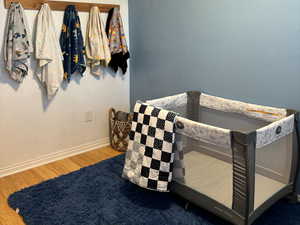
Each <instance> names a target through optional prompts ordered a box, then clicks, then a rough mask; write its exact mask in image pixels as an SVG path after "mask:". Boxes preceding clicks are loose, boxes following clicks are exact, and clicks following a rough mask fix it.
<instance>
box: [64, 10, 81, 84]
mask: <svg viewBox="0 0 300 225" xmlns="http://www.w3.org/2000/svg"><path fill="white" fill-rule="evenodd" d="M60 46H61V50H62V52H63V57H64V61H63V64H64V72H65V73H64V79H65V80H67V81H68V82H70V79H71V75H72V74H73V73H75V72H78V73H80V74H81V75H83V73H84V71H85V70H86V65H85V60H84V54H85V48H84V43H83V37H82V32H81V25H80V19H79V16H78V12H77V10H76V7H75V6H74V5H69V6H67V8H66V10H65V14H64V21H63V26H62V32H61V35H60Z"/></svg>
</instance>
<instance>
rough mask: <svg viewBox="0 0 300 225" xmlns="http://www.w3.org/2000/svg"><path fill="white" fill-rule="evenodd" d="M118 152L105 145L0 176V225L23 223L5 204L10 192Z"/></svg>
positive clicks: (18, 224) (91, 163) (19, 224)
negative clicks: (104, 146)
mask: <svg viewBox="0 0 300 225" xmlns="http://www.w3.org/2000/svg"><path fill="white" fill-rule="evenodd" d="M119 154H120V153H119V152H117V151H115V150H113V149H112V148H110V147H106V148H102V149H97V150H93V151H90V152H87V153H83V154H80V155H76V156H73V157H70V158H66V159H63V160H59V161H56V162H53V163H49V164H47V165H44V166H39V167H36V168H33V169H30V170H27V171H24V172H20V173H16V174H13V175H10V176H7V177H3V178H0V225H24V222H23V220H22V218H21V217H20V216H19V215H18V214H17V213H16V212H15V211H14V210H12V209H11V208H9V206H8V204H7V198H8V196H9V195H10V194H12V193H14V192H16V191H19V190H20V189H23V188H26V187H29V186H32V185H35V184H38V183H41V182H43V181H46V180H49V179H51V178H55V177H58V176H60V175H63V174H67V173H70V172H73V171H75V170H79V169H80V168H82V167H86V166H90V165H93V164H95V163H97V162H100V161H102V160H105V159H108V158H111V157H114V156H117V155H119Z"/></svg>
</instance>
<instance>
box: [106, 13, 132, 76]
mask: <svg viewBox="0 0 300 225" xmlns="http://www.w3.org/2000/svg"><path fill="white" fill-rule="evenodd" d="M106 33H107V37H108V40H109V48H110V52H111V61H110V63H109V66H110V67H111V68H112V69H113V70H114V71H115V72H117V71H118V68H119V67H120V68H121V69H122V72H123V74H125V73H126V71H127V67H128V64H127V60H128V59H129V57H130V54H129V51H128V47H127V43H126V37H125V32H124V27H123V22H122V18H121V14H120V10H119V8H113V9H111V10H110V11H109V13H108V18H107V24H106Z"/></svg>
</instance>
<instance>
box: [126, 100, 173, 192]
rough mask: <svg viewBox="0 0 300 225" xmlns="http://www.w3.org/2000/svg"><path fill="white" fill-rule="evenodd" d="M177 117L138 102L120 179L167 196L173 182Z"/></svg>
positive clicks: (171, 113)
mask: <svg viewBox="0 0 300 225" xmlns="http://www.w3.org/2000/svg"><path fill="white" fill-rule="evenodd" d="M175 118H176V114H175V113H173V112H170V111H167V110H164V109H160V108H156V107H154V106H151V105H147V104H145V103H141V102H137V103H136V105H135V107H134V116H133V122H132V128H131V132H130V137H129V139H130V140H129V144H128V150H127V152H126V160H125V166H124V170H123V177H124V178H126V179H128V180H130V181H131V182H132V183H135V184H137V185H139V186H140V187H143V188H147V189H151V190H156V191H162V192H166V191H168V190H169V186H170V183H171V181H172V171H173V163H174V155H175V154H174V149H175V144H174V143H175Z"/></svg>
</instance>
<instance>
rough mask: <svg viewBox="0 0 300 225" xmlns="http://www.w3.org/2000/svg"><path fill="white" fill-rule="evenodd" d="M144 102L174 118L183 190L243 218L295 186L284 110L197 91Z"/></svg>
mask: <svg viewBox="0 0 300 225" xmlns="http://www.w3.org/2000/svg"><path fill="white" fill-rule="evenodd" d="M147 103H148V104H151V105H154V106H156V107H161V108H164V109H167V110H170V111H174V112H176V113H178V115H179V116H178V118H177V124H179V126H177V129H176V138H177V140H178V141H177V145H178V148H180V149H182V150H183V152H184V164H185V175H184V177H178V179H177V181H178V182H179V183H181V184H182V185H185V186H187V187H189V188H191V189H193V190H194V191H196V192H198V193H201V194H203V195H205V196H207V197H209V198H211V199H213V200H215V201H217V202H218V203H220V204H222V205H224V206H225V207H227V208H230V209H233V210H235V211H237V213H239V214H240V215H243V216H244V215H249V214H250V213H251V212H252V211H254V210H256V209H258V208H259V207H260V206H262V205H263V204H264V203H265V202H266V201H267V200H268V199H269V198H271V197H272V196H274V194H276V193H278V192H280V191H281V190H282V189H284V188H285V187H287V186H288V185H290V184H291V183H292V182H293V181H294V176H295V169H294V167H295V165H294V164H295V162H294V161H293V160H292V158H293V156H295V155H294V154H295V151H296V150H295V149H294V148H295V144H293V135H295V133H294V122H295V115H294V114H293V113H289V111H288V110H286V109H282V108H274V107H267V106H260V105H254V104H248V103H244V102H240V101H233V100H228V99H224V98H219V97H215V96H211V95H207V94H203V93H201V94H200V93H199V92H188V93H183V94H179V95H175V96H170V97H165V98H160V99H155V100H151V101H147ZM278 159H280V160H278ZM175 166H176V165H175ZM183 195H184V194H183Z"/></svg>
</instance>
